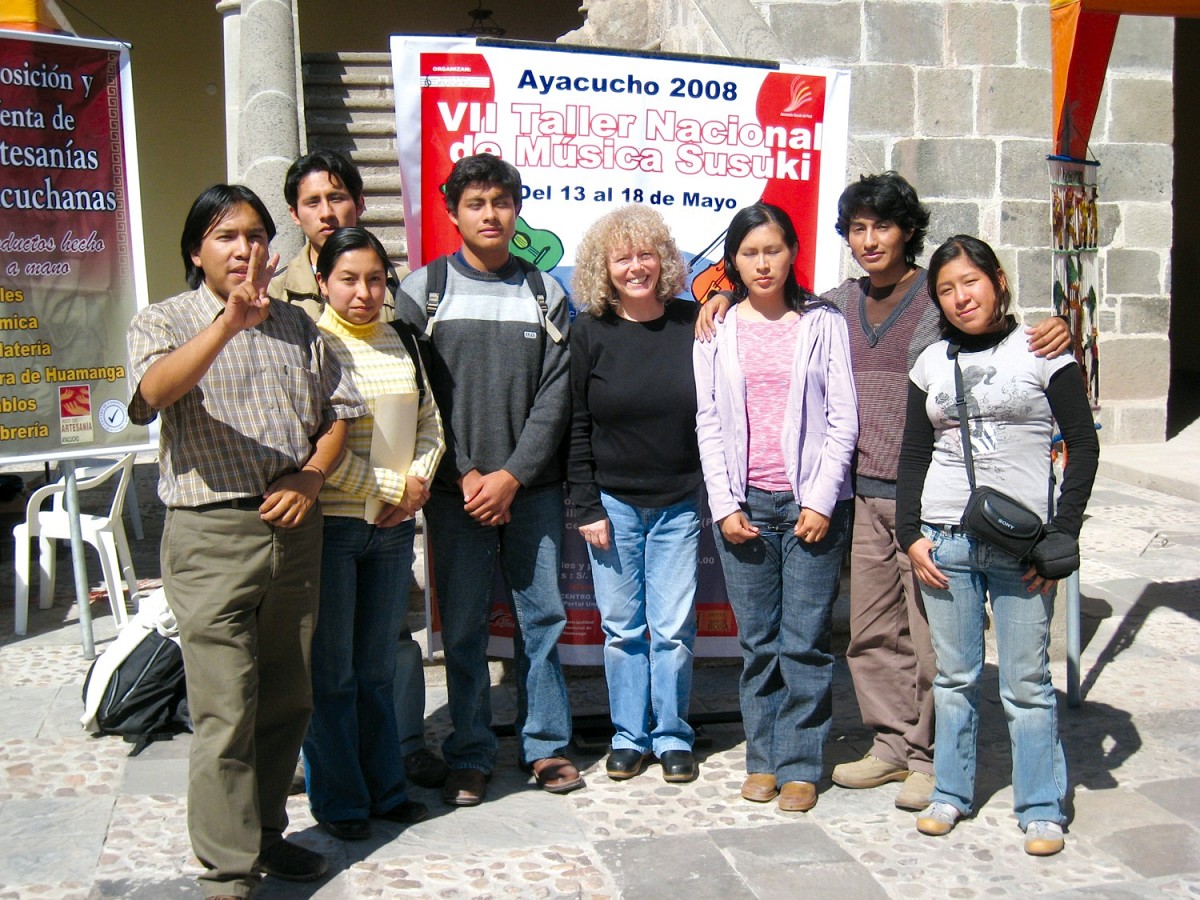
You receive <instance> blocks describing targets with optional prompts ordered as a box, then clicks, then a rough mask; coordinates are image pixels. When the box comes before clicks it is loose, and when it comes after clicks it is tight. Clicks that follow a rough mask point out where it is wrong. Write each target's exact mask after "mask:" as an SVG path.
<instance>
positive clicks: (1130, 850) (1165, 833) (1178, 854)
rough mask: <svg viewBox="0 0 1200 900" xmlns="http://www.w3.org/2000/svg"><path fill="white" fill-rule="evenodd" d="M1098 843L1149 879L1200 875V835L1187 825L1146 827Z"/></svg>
mask: <svg viewBox="0 0 1200 900" xmlns="http://www.w3.org/2000/svg"><path fill="white" fill-rule="evenodd" d="M1096 843H1097V846H1099V847H1100V848H1101V849H1103V850H1105V851H1107V852H1109V853H1111V854H1112V855H1113V856H1114V857H1116V858H1117V859H1119V860H1120V861H1121V862H1122V863H1124V864H1125V865H1126V866H1128V867H1129V868H1130V869H1132V870H1133V871H1135V872H1137V873H1138V874H1139V875H1142V876H1143V877H1146V878H1159V877H1162V876H1164V875H1173V874H1176V873H1179V872H1200V833H1198V832H1197V831H1196V829H1194V828H1192V827H1190V826H1188V825H1143V826H1141V827H1139V828H1128V829H1125V830H1123V831H1117V832H1114V833H1113V834H1111V835H1109V836H1108V837H1105V838H1102V839H1101V840H1099V841H1097V842H1096Z"/></svg>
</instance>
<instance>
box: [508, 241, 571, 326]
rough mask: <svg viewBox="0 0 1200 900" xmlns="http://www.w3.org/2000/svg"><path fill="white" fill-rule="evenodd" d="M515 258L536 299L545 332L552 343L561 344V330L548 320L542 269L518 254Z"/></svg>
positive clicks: (548, 312) (548, 310) (548, 309)
mask: <svg viewBox="0 0 1200 900" xmlns="http://www.w3.org/2000/svg"><path fill="white" fill-rule="evenodd" d="M516 260H517V264H518V265H519V266H520V267H521V271H523V272H524V273H525V283H526V284H527V285H529V290H531V291H532V292H533V296H534V298H535V299H536V300H537V304H538V310H539V311H540V312H541V314H542V315H541V318H542V325H543V326H544V327H545V329H546V334H548V335H550V339H551V340H552V341H554V343H556V344H561V343H562V342H563V335H562V332H561V331H559V330H558V326H557V325H555V324H554V323H553V322H551V321H550V306H549V304H547V303H546V282H545V280H544V279H543V278H542V270H541V269H539V268H538V267H537V266H535V265H534V264H533V263H531V262H529V261H528V260H525V259H522V258H521V257H519V256H518V257H516Z"/></svg>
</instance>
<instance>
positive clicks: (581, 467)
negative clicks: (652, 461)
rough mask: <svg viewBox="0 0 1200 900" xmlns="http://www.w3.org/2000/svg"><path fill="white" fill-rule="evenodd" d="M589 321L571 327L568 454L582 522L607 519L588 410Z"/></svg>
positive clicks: (573, 497) (571, 486) (571, 488)
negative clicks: (597, 484) (601, 500)
mask: <svg viewBox="0 0 1200 900" xmlns="http://www.w3.org/2000/svg"><path fill="white" fill-rule="evenodd" d="M588 324H590V323H586V322H583V321H579V320H578V319H577V320H576V323H575V327H574V328H572V329H571V434H570V451H569V455H568V457H567V482H568V485H569V495H570V497H571V502H572V503H574V504H575V506H576V507H577V508H578V510H579V519H578V522H579V524H580V525H590V524H592V523H593V522H599V521H601V520H603V519H605V518H606V516H605V513H604V507H603V506H601V505H600V489H599V488H598V487H597V486H596V457H595V452H594V451H593V449H592V413H591V410H590V409H588V380H589V378H590V377H591V373H592V354H591V349H590V347H589V345H588V339H587V338H588V331H589V329H588V327H587V326H588Z"/></svg>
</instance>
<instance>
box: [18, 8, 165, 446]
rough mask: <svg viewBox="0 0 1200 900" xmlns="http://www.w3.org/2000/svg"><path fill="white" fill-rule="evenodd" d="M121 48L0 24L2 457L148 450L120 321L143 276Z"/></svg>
mask: <svg viewBox="0 0 1200 900" xmlns="http://www.w3.org/2000/svg"><path fill="white" fill-rule="evenodd" d="M132 100H133V88H132V82H131V80H130V72H129V54H128V50H127V48H126V47H124V46H123V45H121V44H118V43H114V42H108V41H94V40H83V39H79V38H73V37H63V36H58V35H41V34H31V33H27V32H14V31H0V223H2V224H0V460H3V461H5V462H16V461H26V460H48V459H56V458H65V457H72V456H95V455H99V454H102V453H103V454H115V453H119V452H124V451H127V450H138V449H148V448H152V447H153V446H155V441H154V439H153V437H152V435H151V434H150V433H149V432H148V430H147V429H145V428H141V427H138V426H134V425H131V424H130V422H129V414H128V409H127V406H126V401H127V400H128V397H129V389H128V386H127V384H126V380H125V375H126V366H127V356H126V349H125V329H126V326H127V325H128V324H129V320H130V319H131V318H133V315H134V313H135V312H136V311H137V310H138V309H139V308H141V307H142V306H144V305H145V303H146V302H147V300H146V286H145V285H146V278H145V262H144V256H143V249H142V226H141V209H140V206H139V192H138V180H137V157H136V152H135V142H134V126H133V104H132Z"/></svg>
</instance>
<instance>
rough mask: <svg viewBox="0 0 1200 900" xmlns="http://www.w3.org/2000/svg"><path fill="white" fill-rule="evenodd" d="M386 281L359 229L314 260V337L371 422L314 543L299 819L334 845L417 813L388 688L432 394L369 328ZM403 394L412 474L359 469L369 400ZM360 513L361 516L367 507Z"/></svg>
mask: <svg viewBox="0 0 1200 900" xmlns="http://www.w3.org/2000/svg"><path fill="white" fill-rule="evenodd" d="M386 272H387V255H386V254H385V253H384V249H383V246H382V245H381V244H380V243H379V240H378V239H377V238H376V237H375V236H374V235H372V234H370V233H369V232H368V231H366V230H364V229H362V228H343V229H341V230H339V231H337V232H335V233H334V234H333V235H332V236H331V237H330V238H329V239H328V240H327V241H326V242H325V246H324V247H323V248H322V249H321V253H320V255H319V256H318V258H317V284H318V286H319V287H320V289H321V293H322V294H323V295H324V296H325V298H326V299H327V301H328V302H327V304H326V306H325V311H324V312H323V313H322V315H321V318H320V320H319V321H318V322H317V327H318V328H319V329H320V330H321V336H322V338H323V339H324V341H325V345H326V348H327V351H328V353H329V354H330V355H331V356H332V357H334V358H335V359H336V360H337V361H338V362H339V363H341V365H342V366H343V367H344V368H345V369H347V370H349V372H350V374H351V376H352V378H353V380H354V383H355V385H356V386H357V388H358V390H359V392H360V393H361V394H362V395H363V397H364V398H365V400H366V401H367V405H368V407H369V408H370V410H371V413H370V414H369V415H366V416H364V417H363V418H361V419H357V420H356V421H354V422H352V423H351V425H350V430H349V433H348V435H347V437H346V452H345V453H344V454H343V456H342V459H341V461H340V462H339V463H338V464H337V466H336V467H334V468H333V469H332V470H331V471H330V472H329V473H327V476H326V479H325V486H324V487H323V488H322V489H321V497H320V499H321V507H322V510H323V511H324V514H325V542H324V547H323V550H322V553H321V603H320V610H319V612H318V615H317V627H316V631H315V632H314V634H313V644H312V677H313V716H312V724H311V725H310V726H309V730H308V737H307V738H306V739H305V741H304V761H305V765H306V767H307V777H308V796H309V802H310V804H311V805H312V810H313V815H314V816H315V818H316V819H317V821H318V822H320V824H321V826H322V827H323V828H324V829H325V830H326V831H328V832H329V833H330V834H332V835H333V836H334V837H337V838H340V839H342V840H366V839H367V838H369V837H370V836H371V826H370V823H369V822H368V819H369V818H371V817H374V818H380V819H387V820H389V821H392V822H397V823H400V824H405V825H407V824H410V823H412V822H417V821H420V820H421V819H423V818H425V816H426V815H427V814H428V811H427V810H426V808H425V806H424V804H421V803H418V802H416V801H412V800H409V799H408V795H407V794H406V793H405V789H404V760H403V754H402V753H401V749H400V739H399V735H398V733H397V730H396V713H395V709H394V706H393V700H392V679H393V675H394V672H395V662H396V637H397V635H398V634H399V633H400V628H401V623H402V620H403V617H404V616H405V615H406V614H407V608H408V585H409V578H410V576H411V570H412V561H413V537H414V527H413V516H414V515H415V514H416V512H417V510H419V509H420V508H421V507H422V506H423V505H424V503H425V501H426V500H427V499H428V497H429V491H428V488H427V487H426V485H427V484H428V482H429V480H430V479H431V478H432V477H433V473H434V470H435V469H436V468H437V464H438V462H439V460H440V459H441V457H442V452H443V451H444V450H445V443H444V439H443V435H442V423H441V419H440V418H439V416H438V411H437V407H436V406H435V405H434V402H433V395H432V393H431V392H429V391H423V392H420V391H419V390H418V384H419V383H420V382H419V381H418V377H417V367H418V366H420V360H419V358H415V357H413V356H410V354H409V353H408V351H407V350H406V349H405V344H404V342H403V341H402V340H401V338H400V334H399V333H398V332H397V330H396V329H395V327H393V326H392V325H390V324H388V323H385V322H383V321H381V319H380V315H379V313H380V310H381V309H382V308H383V302H384V299H385V297H386V296H387V282H386V274H385V273H386ZM405 393H407V394H419V395H420V401H419V406H418V411H417V429H416V446H415V447H414V451H413V463H412V466H411V467H410V468H409V470H408V472H407V473H398V472H394V471H392V470H390V469H386V468H382V467H380V466H375V465H372V463H371V436H372V433H373V431H374V424H375V412H376V409H377V404H378V403H379V400H380V398H382V397H384V396H386V395H389V394H405ZM369 500H379V501H381V502H382V504H383V507H382V511H381V512H379V513H378V514H376V515H375V516H374V519H373V521H368V520H367V519H366V516H367V514H368V501H369ZM370 506H371V512H374V507H375V506H377V504H374V503H372V504H370Z"/></svg>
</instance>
